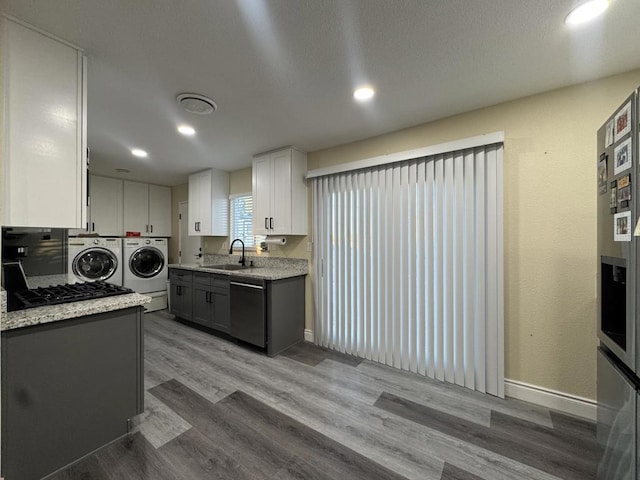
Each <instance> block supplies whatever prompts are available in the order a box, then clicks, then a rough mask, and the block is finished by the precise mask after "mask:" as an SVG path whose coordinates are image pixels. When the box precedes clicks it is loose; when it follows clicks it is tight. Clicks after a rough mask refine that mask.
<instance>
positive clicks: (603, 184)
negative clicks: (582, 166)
mask: <svg viewBox="0 0 640 480" xmlns="http://www.w3.org/2000/svg"><path fill="white" fill-rule="evenodd" d="M598 191H599V192H600V195H602V194H603V193H607V154H606V153H603V154H602V155H600V160H599V161H598Z"/></svg>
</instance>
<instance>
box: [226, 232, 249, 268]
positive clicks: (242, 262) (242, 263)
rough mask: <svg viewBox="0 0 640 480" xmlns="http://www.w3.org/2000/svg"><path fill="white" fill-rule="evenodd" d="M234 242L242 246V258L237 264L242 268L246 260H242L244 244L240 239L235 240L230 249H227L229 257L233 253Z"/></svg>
mask: <svg viewBox="0 0 640 480" xmlns="http://www.w3.org/2000/svg"><path fill="white" fill-rule="evenodd" d="M236 242H240V243H241V244H242V258H240V261H239V262H238V263H239V264H240V265H242V266H243V267H244V266H245V263H246V260H245V258H244V242H243V241H242V240H241V239H239V238H236V239H235V240H234V241H233V242H231V247H230V248H229V255H231V254H232V253H233V244H234V243H236Z"/></svg>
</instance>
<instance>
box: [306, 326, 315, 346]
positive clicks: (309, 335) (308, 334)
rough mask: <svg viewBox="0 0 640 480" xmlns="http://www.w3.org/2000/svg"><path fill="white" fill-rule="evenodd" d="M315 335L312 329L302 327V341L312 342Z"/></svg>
mask: <svg viewBox="0 0 640 480" xmlns="http://www.w3.org/2000/svg"><path fill="white" fill-rule="evenodd" d="M314 340H315V337H314V335H313V330H309V329H307V328H305V329H304V341H305V342H311V343H313V342H314Z"/></svg>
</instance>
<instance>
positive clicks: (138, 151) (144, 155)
mask: <svg viewBox="0 0 640 480" xmlns="http://www.w3.org/2000/svg"><path fill="white" fill-rule="evenodd" d="M131 154H132V155H134V156H136V157H140V158H147V157H148V156H149V154H148V153H147V152H145V151H144V150H142V149H140V148H134V149H133V150H131Z"/></svg>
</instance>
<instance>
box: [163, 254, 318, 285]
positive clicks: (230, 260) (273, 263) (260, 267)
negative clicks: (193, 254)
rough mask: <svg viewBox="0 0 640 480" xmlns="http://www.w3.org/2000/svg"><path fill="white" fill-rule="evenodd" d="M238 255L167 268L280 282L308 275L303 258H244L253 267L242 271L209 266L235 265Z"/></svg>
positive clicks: (307, 268) (213, 257) (306, 264)
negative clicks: (252, 263) (252, 264)
mask: <svg viewBox="0 0 640 480" xmlns="http://www.w3.org/2000/svg"><path fill="white" fill-rule="evenodd" d="M239 258H240V257H239V256H238V255H205V257H204V258H203V262H202V264H201V265H198V264H195V263H182V264H170V265H169V268H182V269H184V270H194V271H198V272H207V273H216V274H219V275H233V276H239V277H248V278H259V279H262V280H282V279H284V278H292V277H300V276H303V275H307V274H308V273H309V262H308V261H307V260H305V259H303V258H279V257H259V256H257V255H256V256H248V257H246V260H247V264H249V262H251V261H253V262H254V264H255V267H253V268H245V269H242V270H224V269H216V268H211V267H209V265H225V264H230V265H235V264H237V263H238V260H239Z"/></svg>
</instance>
